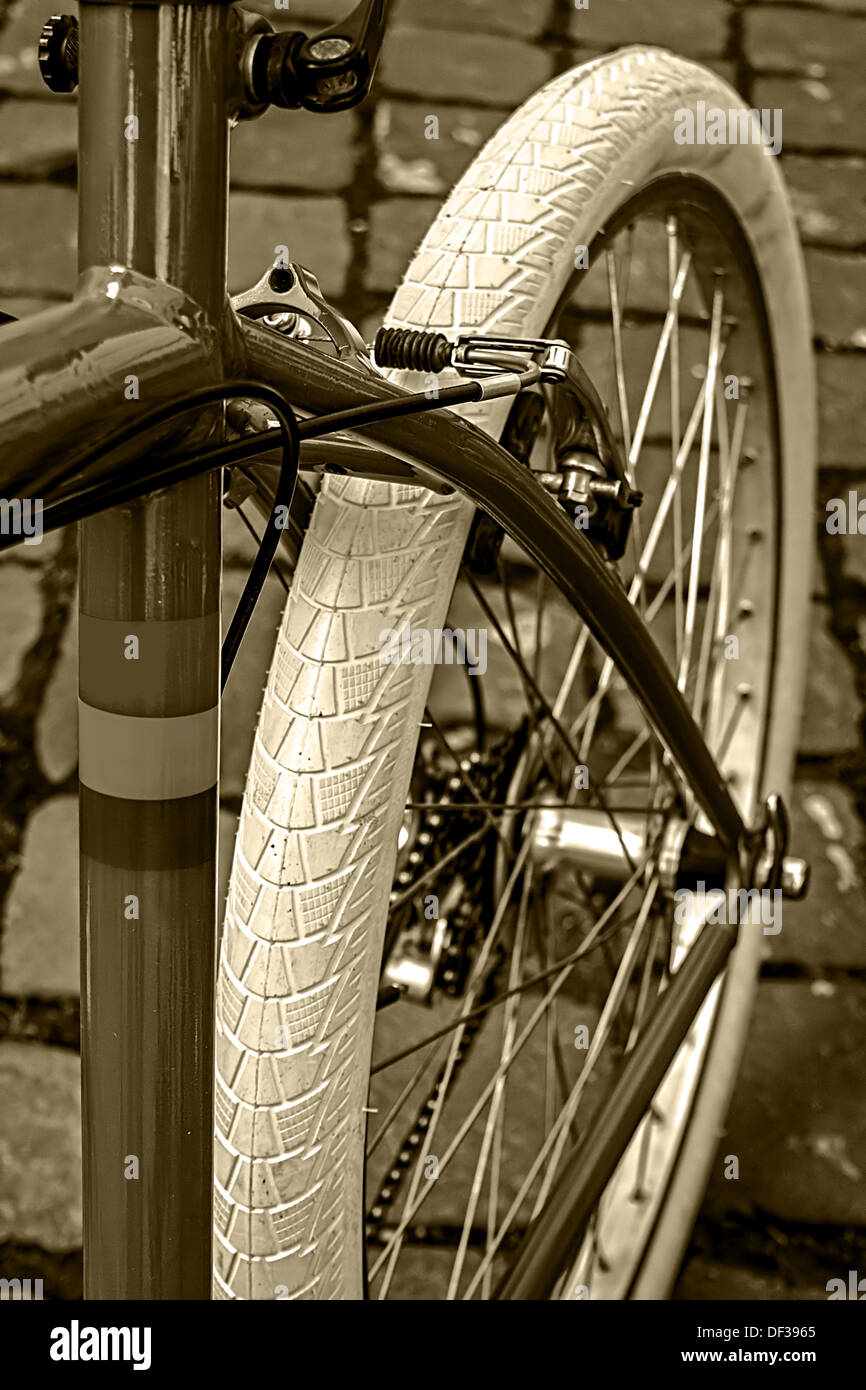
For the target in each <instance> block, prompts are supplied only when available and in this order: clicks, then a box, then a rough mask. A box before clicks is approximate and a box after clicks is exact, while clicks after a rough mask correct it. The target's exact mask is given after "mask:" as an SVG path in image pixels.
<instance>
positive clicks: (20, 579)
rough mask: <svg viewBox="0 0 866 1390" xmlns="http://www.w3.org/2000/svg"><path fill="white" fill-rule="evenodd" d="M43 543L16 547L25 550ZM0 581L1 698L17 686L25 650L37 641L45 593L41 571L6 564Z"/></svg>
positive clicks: (31, 549)
mask: <svg viewBox="0 0 866 1390" xmlns="http://www.w3.org/2000/svg"><path fill="white" fill-rule="evenodd" d="M40 549H41V546H38V545H33V546H25V545H21V546H16V548H15V551H14V552H13V554H14V553H17V551H18V550H21V551H22V552H25V551H27V550H30V551H32V552H35V551H38V550H40ZM2 576H3V577H2V583H0V697H6V696H8V695H9V694H10V693H11V692H12V690H14V688H15V684H16V682H17V680H18V677H19V674H20V671H21V662H22V661H23V659H24V656H25V653H26V652H27V651H28V650H29V648H30V647H31V646H32V645H33V643H34V642H35V641H36V638H37V637H38V636H39V632H40V628H41V626H42V595H41V593H40V589H39V572H38V570H36V569H34V568H32V567H28V566H24V565H12V564H7V565H6V567H5V568H4V569H3V571H2Z"/></svg>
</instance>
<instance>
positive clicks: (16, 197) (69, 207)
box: [0, 183, 78, 299]
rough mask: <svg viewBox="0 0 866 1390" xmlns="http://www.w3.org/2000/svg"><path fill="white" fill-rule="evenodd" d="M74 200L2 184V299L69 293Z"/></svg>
mask: <svg viewBox="0 0 866 1390" xmlns="http://www.w3.org/2000/svg"><path fill="white" fill-rule="evenodd" d="M77 202H78V200H77V198H76V195H75V193H73V191H72V190H71V189H69V188H57V187H54V186H53V185H51V184H42V183H34V184H0V295H2V296H3V298H4V299H7V298H8V297H9V296H10V295H19V296H20V295H27V296H33V295H38V294H40V293H41V294H51V295H55V296H57V295H67V294H71V293H72V290H73V288H74V286H75V280H76V278H77V255H78V249H77V248H78V230H77V227H78V224H77Z"/></svg>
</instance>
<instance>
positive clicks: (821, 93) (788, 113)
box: [751, 69, 866, 152]
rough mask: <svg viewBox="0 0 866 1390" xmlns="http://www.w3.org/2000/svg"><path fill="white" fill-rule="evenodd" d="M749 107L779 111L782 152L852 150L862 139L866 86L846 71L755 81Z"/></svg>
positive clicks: (865, 123) (865, 141)
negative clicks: (825, 75)
mask: <svg viewBox="0 0 866 1390" xmlns="http://www.w3.org/2000/svg"><path fill="white" fill-rule="evenodd" d="M751 104H752V106H755V107H757V108H758V109H759V110H762V109H763V108H765V107H766V108H768V109H769V110H771V111H775V110H776V109H781V111H782V148H783V150H791V151H793V150H797V151H803V150H823V149H827V150H833V151H845V152H847V151H848V150H853V151H857V152H862V150H863V147H864V145H866V139H864V136H863V131H864V129H866V88H864V86H863V82H862V79H861V77H860V75H859V73H856V72H854V71H853V70H849V69H845V71H844V72H841V73H840V72H839V71H838V70H837V71H835V72H834V73H832V74H830V75H829V76H828V77H827V79H826V80H823V79H819V78H817V77H805V78H799V79H797V78H791V77H756V78H755V80H754V82H753V83H752V102H751Z"/></svg>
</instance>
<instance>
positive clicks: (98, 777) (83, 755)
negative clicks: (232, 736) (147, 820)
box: [78, 700, 219, 801]
mask: <svg viewBox="0 0 866 1390" xmlns="http://www.w3.org/2000/svg"><path fill="white" fill-rule="evenodd" d="M218 734H219V706H218V705H215V706H214V707H213V709H208V710H203V711H202V712H201V713H200V714H184V715H178V716H175V717H163V718H144V717H142V716H135V715H124V714H110V713H109V712H108V711H107V710H101V709H95V708H94V706H93V705H88V704H85V702H84V701H83V700H79V701H78V740H79V746H78V760H79V772H78V775H79V778H80V780H81V782H82V783H83V784H84V786H85V787H90V789H91V790H92V791H95V792H101V793H102V795H103V796H117V797H122V798H124V800H127V801H173V800H175V799H176V798H178V797H182V796H194V795H195V794H196V793H197V792H203V791H207V790H208V788H210V787H212V786H213V785H214V784H215V782H216V780H217V776H218V772H219V741H218Z"/></svg>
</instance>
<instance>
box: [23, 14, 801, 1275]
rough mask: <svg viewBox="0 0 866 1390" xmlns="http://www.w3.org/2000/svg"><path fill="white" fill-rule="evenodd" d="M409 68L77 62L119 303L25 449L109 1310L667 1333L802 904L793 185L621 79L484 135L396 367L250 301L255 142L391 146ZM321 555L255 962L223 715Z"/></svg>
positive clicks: (85, 321) (87, 301)
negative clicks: (64, 805) (768, 983)
mask: <svg viewBox="0 0 866 1390" xmlns="http://www.w3.org/2000/svg"><path fill="white" fill-rule="evenodd" d="M385 20H386V6H385V4H384V0H363V3H362V4H360V5H359V6H358V7H357V9H356V10H355V11H354V12H353V14H352V15H351V16H350V17H349V18H348V19H347V20H346V21H344V22H342V23H341V24H337V25H334V26H333V27H332V28H331V29H329V30H326V31H325V32H324V33H322V34H320V35H318V36H316V37H315V38H313V39H308V38H307V37H306V35H303V34H297V33H293V32H288V31H286V32H279V33H274V31H273V29H272V27H271V26H270V24H269V23H268V22H267V21H265V20H263V19H262V18H260V17H258V16H251V15H246V14H244V12H243V11H241V10H239V9H237V8H236V7H234V6H232V5H227V4H210V3H202V4H197V5H190V6H179V5H174V4H172V3H168V2H167V0H163V2H162V3H160V4H158V5H155V6H154V5H147V4H144V3H140V0H128V3H127V4H125V5H122V6H121V5H117V4H115V3H113V0H84V3H83V4H82V5H81V20H80V48H79V34H78V27H77V26H76V25H75V23H74V21H72V20H70V19H69V18H68V17H60V18H58V17H55V18H54V19H53V20H52V21H50V22H49V24H48V25H47V26H46V29H45V30H44V31H43V38H42V42H41V48H40V61H41V63H42V67H43V72H44V74H45V76H46V80H47V81H48V83H49V85H50V86H52V87H53V88H54V89H55V90H72V89H73V87H74V86H75V85H76V83H77V84H78V85H79V86H80V98H79V100H80V149H81V157H80V171H81V178H80V236H79V261H80V267H81V272H82V273H81V278H80V280H79V285H78V288H77V291H76V295H75V298H74V300H73V301H72V303H71V304H68V305H63V306H61V307H58V308H55V309H51V310H48V311H46V312H44V313H41V314H39V315H38V316H36V317H35V318H33V319H30V320H28V321H26V322H23V323H20V324H14V323H13V324H6V325H4V327H3V332H2V334H0V441H2V445H3V447H2V459H3V467H4V474H3V487H4V490H5V492H6V493H7V494H8V495H10V496H12V495H14V496H15V497H16V498H17V499H18V500H21V501H22V502H23V501H25V500H26V499H27V498H33V497H36V496H38V497H40V498H41V499H47V500H46V501H45V511H44V524H45V528H46V529H51V528H54V527H57V526H61V525H68V524H72V523H73V522H78V523H80V540H81V560H80V597H79V609H80V622H81V636H80V647H79V655H80V725H79V728H80V782H81V793H80V810H81V870H82V873H81V884H82V887H81V902H82V941H83V945H82V980H83V988H82V1062H83V1107H84V1119H83V1148H84V1212H85V1236H84V1243H85V1272H86V1296H87V1297H89V1298H100V1297H118V1298H135V1297H146V1298H172V1297H175V1298H207V1297H208V1296H209V1295H210V1292H211V1290H212V1296H213V1297H214V1298H317V1299H318V1298H363V1297H380V1298H385V1297H388V1296H389V1295H391V1296H397V1297H412V1296H418V1293H419V1289H423V1291H424V1296H430V1295H431V1293H432V1294H435V1295H436V1296H441V1297H446V1298H455V1297H465V1298H473V1297H478V1296H480V1297H482V1298H490V1297H500V1298H507V1299H513V1298H518V1299H547V1298H555V1299H566V1300H571V1299H580V1298H586V1297H591V1298H624V1297H631V1298H648V1297H663V1296H666V1294H667V1293H668V1292H669V1291H670V1288H671V1285H672V1281H673V1279H674V1277H675V1274H676V1271H677V1267H678V1264H679V1261H680V1258H681V1256H682V1252H683V1249H684V1247H685V1243H686V1241H687V1239H688V1235H689V1231H690V1229H691V1225H692V1222H693V1220H694V1216H695V1212H696V1210H697V1206H698V1204H699V1201H700V1198H701V1195H702V1192H703V1188H704V1186H705V1183H706V1178H707V1173H708V1169H709V1165H710V1163H711V1161H712V1157H713V1152H714V1148H715V1143H716V1139H717V1135H718V1132H719V1126H720V1124H721V1120H722V1118H723V1116H724V1112H725V1109H726V1106H727V1101H728V1098H729V1096H730V1093H731V1089H732V1087H733V1084H734V1080H735V1076H736V1069H737V1065H738V1061H739V1056H740V1053H741V1050H742V1047H743V1043H744V1038H745V1030H746V1026H747V1021H748V1013H749V1005H750V1001H751V996H752V991H753V986H754V982H755V977H756V970H757V964H758V959H759V954H760V949H761V941H762V933H761V932H760V931H759V930H758V929H757V926H756V925H755V923H754V922H753V921H748V922H744V924H743V926H742V927H740V926H739V918H740V916H741V913H740V908H739V904H740V901H741V899H740V898H737V897H736V894H737V893H738V892H739V893H744V892H748V891H753V892H757V891H760V892H761V893H762V894H767V893H769V894H776V895H778V894H782V893H784V894H786V895H788V896H800V895H801V894H802V893H803V892H804V891H805V887H806V879H807V866H806V864H805V862H804V861H802V860H797V859H793V858H791V857H789V856H788V855H787V822H786V816H785V812H784V803H783V800H782V795H783V794H784V792H785V790H786V786H787V782H788V779H789V776H790V769H791V762H792V757H793V752H794V747H795V740H796V734H797V718H798V704H799V697H800V692H801V690H802V680H803V666H804V650H803V644H802V643H801V642H800V640H799V634H800V629H801V625H802V620H803V613H804V610H805V605H806V603H807V599H808V568H809V567H808V553H809V544H810V511H811V497H812V487H813V438H814V404H813V394H812V384H811V369H810V363H809V341H810V337H809V332H808V312H807V300H806V291H805V287H804V278H803V271H802V266H801V262H800V256H799V249H798V245H797V240H796V236H795V232H794V228H793V222H792V219H791V215H790V212H789V210H788V205H787V201H786V198H785V194H784V186H783V184H782V180H781V176H780V175H779V173H778V171H777V169H776V167H775V164H774V162H773V160H772V159H768V158H766V157H765V153H766V151H765V149H764V147H763V145H762V144H761V143H760V142H759V141H757V140H756V141H755V142H754V143H747V144H732V145H715V146H710V145H700V144H678V143H675V141H674V139H673V134H672V132H673V126H674V121H675V117H676V113H677V112H678V111H679V110H681V109H682V108H683V107H689V105H690V103H692V102H696V101H698V100H700V101H704V102H705V103H707V105H709V104H710V103H711V102H713V101H714V100H715V101H716V102H717V104H718V105H719V106H721V107H724V108H727V107H728V106H729V105H730V104H731V103H733V102H735V100H736V98H735V94H734V93H733V92H732V91H731V90H730V89H729V88H728V87H727V86H726V84H725V83H724V82H723V81H722V80H721V79H720V78H719V77H717V76H715V75H714V74H713V73H711V72H709V71H707V70H705V69H703V68H701V67H699V66H698V65H696V64H694V63H691V62H686V61H684V60H682V59H679V58H677V57H675V56H674V55H672V54H669V53H667V52H665V51H663V50H655V49H640V48H635V49H626V50H622V51H621V52H619V53H616V54H613V55H611V56H608V57H605V58H601V59H597V60H594V61H592V62H590V63H588V64H586V65H584V66H582V67H579V68H577V69H574V70H572V71H571V72H568V73H565V74H563V75H561V76H559V77H556V78H554V79H553V80H552V81H551V82H550V83H548V84H547V85H546V86H545V87H544V88H542V89H541V90H540V91H539V92H538V93H537V94H536V95H535V96H534V97H532V98H530V100H529V101H528V102H527V103H525V105H524V106H523V107H521V108H520V110H519V111H518V112H517V113H516V114H515V115H514V116H513V117H511V118H510V120H509V121H507V122H506V124H505V125H504V126H503V127H502V129H501V130H500V131H499V132H498V133H497V134H496V135H494V137H493V138H492V139H491V140H490V141H489V143H488V144H487V145H486V146H485V148H484V149H483V150H482V151H481V153H480V154H479V155H478V157H477V159H476V160H475V162H474V163H473V165H472V166H471V167H470V169H469V170H468V171H467V173H466V174H465V175H464V176H463V178H462V179H461V180H460V181H459V182H458V184H457V185H456V187H455V189H454V191H453V193H452V194H451V196H450V198H449V199H448V200H447V202H446V204H445V206H444V207H443V209H442V211H441V212H440V214H439V216H438V217H437V219H436V220H435V222H434V224H433V226H432V227H431V229H430V231H429V232H428V233H427V236H426V237H425V239H424V241H423V242H422V245H421V247H420V248H419V251H418V252H417V254H416V257H415V259H414V261H413V263H412V265H411V266H410V268H409V271H408V272H407V275H406V278H405V279H404V281H403V284H402V285H401V287H400V288H399V289H398V291H397V294H396V296H395V299H394V302H393V304H392V308H391V311H390V314H389V316H388V321H387V325H386V327H384V328H383V329H382V330H381V331H380V333H379V334H378V336H377V339H376V343H375V347H374V350H373V352H371V351H370V349H369V348H368V346H367V345H366V344H365V343H364V341H363V340H362V338H361V337H360V335H359V334H358V332H357V330H356V329H355V328H354V327H353V325H351V324H350V323H348V322H347V321H346V319H345V318H344V317H343V316H341V315H340V314H338V313H337V312H336V311H335V310H334V309H333V308H332V306H330V305H328V304H327V303H326V301H325V300H324V298H323V297H322V295H321V293H320V291H319V288H318V285H317V283H316V281H315V277H314V276H313V275H312V273H311V272H310V271H308V270H306V269H305V268H304V267H302V266H299V265H297V264H295V263H293V262H291V261H290V260H288V259H286V258H280V257H278V258H277V259H276V260H275V263H274V265H273V266H272V267H271V268H270V269H269V270H267V271H266V273H265V275H264V277H263V279H262V280H261V281H260V283H259V284H258V285H257V286H255V287H254V288H253V289H251V290H250V291H249V292H247V293H246V294H243V295H240V296H237V297H236V298H235V300H234V302H233V303H231V304H230V303H229V301H228V299H227V294H226V287H225V237H226V233H225V226H226V184H227V180H226V176H225V175H226V170H227V139H228V128H229V117H231V118H232V119H251V118H254V117H255V116H256V115H258V114H261V112H262V111H264V110H265V109H266V108H267V106H268V105H270V104H274V105H279V106H283V107H287V108H290V107H298V106H304V107H306V109H308V110H316V111H320V112H322V113H323V114H326V113H327V112H328V111H330V110H339V109H344V108H345V107H347V106H350V105H353V104H355V103H356V102H357V101H359V100H360V99H361V98H362V97H363V96H364V95H365V93H366V91H367V90H368V89H369V85H370V83H371V81H372V78H373V74H374V72H375V67H376V59H377V55H378V50H379V47H380V44H381V41H382V36H383V33H384V26H385ZM79 69H80V71H79ZM131 92H134V93H137V96H136V99H135V102H134V103H133V102H132V100H131V98H130V95H129V94H130V93H131ZM130 105H134V108H135V109H134V110H131V111H130V110H129V107H130ZM747 126H748V122H747ZM203 228H206V235H202V229H203ZM608 333H609V338H610V341H609V342H608V341H607V335H608ZM627 338H628V343H627V342H626V339H627ZM665 373H666V376H667V379H666V380H665ZM689 387H690V389H688V388H689ZM731 401H733V402H734V409H733V411H730V410H729V408H728V407H729V402H731ZM461 412H462V414H461ZM190 417H192V420H191V422H190ZM151 456H153V458H152V461H151ZM301 470H304V471H308V472H310V473H312V474H313V475H316V480H317V484H318V488H317V490H314V489H311V488H308V487H306V486H305V485H304V484H303V483H300V482H298V481H297V475H298V473H299V471H301ZM686 493H687V494H688V495H684V494H686ZM246 501H249V502H251V504H253V505H254V506H256V507H257V509H258V510H259V511H260V513H261V515H262V517H263V518H264V520H265V531H264V535H263V539H262V542H261V548H260V551H259V555H258V557H257V559H256V561H255V563H254V565H253V569H252V571H251V575H250V579H249V581H248V584H247V588H246V589H245V591H244V595H243V598H242V601H241V604H240V606H239V609H238V613H237V614H236V617H235V620H234V621H233V623H232V624H231V627H230V629H229V633H228V636H227V638H226V641H225V643H224V644H223V647H222V662H221V648H220V631H219V618H218V599H219V573H220V514H221V508H222V506H223V505H224V504H225V505H228V506H231V507H242V506H243V504H244V503H245V502H246ZM690 518H691V520H690ZM280 542H282V543H283V551H282V552H281V553H282V554H283V561H284V563H286V562H287V563H288V565H289V568H290V570H291V571H292V582H291V585H290V588H289V594H288V599H287V604H286V610H285V615H284V618H283V622H282V624H281V628H280V631H279V634H278V638H277V644H276V649H275V653H274V658H273V663H272V666H271V669H270V674H269V676H268V684H267V688H266V691H265V697H264V701H263V705H262V710H261V714H260V718H259V724H258V729H257V732H256V740H255V747H254V754H253V759H252V763H251V767H250V772H249V776H248V781H247V787H246V792H245V795H244V803H243V810H242V815H241V822H240V828H239V831H238V836H237V841H236V845H235V853H234V863H233V869H232V876H231V883H230V888H229V897H228V906H227V911H226V919H225V925H224V929H223V932H222V937H221V941H220V943H219V961H218V963H217V959H216V946H217V934H216V931H215V919H216V885H215V850H216V809H217V783H218V772H219V763H218V753H219V696H220V686H221V680H222V683H224V682H225V679H227V677H228V672H229V670H230V667H231V661H232V658H233V656H234V654H235V652H236V651H237V648H238V644H239V643H240V641H241V639H242V635H243V630H244V627H245V625H246V622H247V621H248V618H249V614H250V612H251V610H252V606H253V604H254V602H255V597H256V595H257V593H258V591H259V590H260V588H261V585H262V583H263V581H264V578H265V576H266V574H267V572H268V570H269V568H270V565H271V562H272V561H273V559H274V555H275V553H276V552H277V549H278V546H279V544H280ZM472 613H474V614H475V621H476V624H477V623H478V622H479V617H480V620H481V624H480V626H476V627H475V628H472V627H471V625H470V624H469V623H468V622H467V616H466V615H467V614H469V615H470V616H471V614H472ZM449 615H450V616H449ZM552 623H555V624H556V631H557V637H556V640H555V642H554V643H550V642H548V641H546V640H545V634H544V628H545V625H548V627H549V626H550V625H551V624H552ZM482 637H483V643H482V640H481V639H482ZM476 639H477V640H476ZM431 644H432V645H431ZM732 644H733V645H732ZM482 645H483V648H484V659H483V665H484V667H485V670H489V671H490V675H491V681H490V684H491V685H493V681H494V678H495V680H496V681H497V682H498V684H496V685H493V689H492V693H491V692H489V691H488V690H487V689H486V688H485V686H484V684H483V678H484V674H485V672H483V671H482V669H481V667H482V660H481V647H482ZM491 645H492V648H493V650H492V652H491V650H490V647H491ZM431 652H432V653H434V654H438V655H439V657H440V658H441V660H440V664H439V666H438V667H437V669H436V671H435V675H434V669H433V667H434V660H433V657H432V656H431ZM443 654H444V655H443ZM449 665H456V666H462V667H463V668H464V671H465V687H464V685H463V683H462V680H463V678H462V677H460V678H459V680H458V681H457V682H456V683H455V681H454V680H453V679H451V677H452V675H454V676H456V675H457V672H456V671H455V672H454V673H452V672H450V671H449V670H447V669H446V667H447V666H449ZM455 711H456V712H455ZM720 894H721V895H722V897H723V898H724V901H725V902H726V903H728V902H730V901H731V895H732V894H733V895H734V898H735V902H736V906H735V907H733V908H732V909H731V910H730V911H727V912H726V913H725V915H724V919H723V920H722V921H719V920H718V916H719V912H718V906H719V899H720ZM773 901H774V902H775V901H776V899H775V898H774V899H773ZM714 911H715V916H713V912H714ZM214 1016H215V1018H216V1028H215V1032H214V1027H213V1021H214ZM374 1029H375V1039H374ZM374 1048H375V1051H374ZM431 1048H432V1049H433V1050H432V1051H431ZM383 1053H384V1055H382V1054H383ZM419 1057H420V1059H421V1061H420V1065H417V1061H418V1058H419ZM405 1063H408V1066H406V1065H404V1064H405ZM510 1088H511V1089H510ZM473 1092H477V1094H473ZM515 1095H516V1096H517V1097H518V1101H517V1103H518V1104H519V1105H520V1106H521V1107H523V1109H522V1110H521V1115H520V1118H519V1121H518V1124H517V1125H516V1126H515V1125H512V1126H511V1128H509V1127H508V1125H507V1119H508V1105H509V1102H511V1105H512V1114H513V1113H514V1103H515V1102H514V1097H515ZM532 1098H534V1099H537V1102H538V1104H537V1106H536V1109H537V1116H536V1119H535V1122H534V1123H533V1124H530V1123H529V1122H528V1121H527V1117H526V1109H525V1107H527V1106H528V1105H530V1100H531V1099H532ZM368 1117H374V1118H375V1130H374V1132H373V1133H372V1134H371V1135H370V1136H369V1138H368V1134H367V1130H368ZM214 1120H215V1124H214ZM536 1131H537V1133H536ZM214 1135H215V1138H214ZM538 1135H540V1136H541V1138H540V1142H539V1141H538ZM401 1136H402V1137H401ZM131 1169H132V1170H134V1171H131ZM212 1173H213V1197H212V1193H211V1174H212ZM449 1175H450V1176H449ZM133 1179H134V1180H133ZM455 1187H456V1188H458V1190H459V1189H461V1188H462V1189H464V1193H463V1195H462V1196H461V1197H459V1198H458V1197H455V1196H454V1194H453V1189H454V1188H455ZM467 1194H468V1195H467ZM455 1203H457V1205H456V1206H455ZM422 1209H423V1210H424V1216H423V1218H421V1219H419V1213H420V1212H421V1211H422ZM212 1223H213V1234H212V1233H211V1224H212ZM437 1237H439V1239H437ZM419 1252H420V1253H419Z"/></svg>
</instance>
